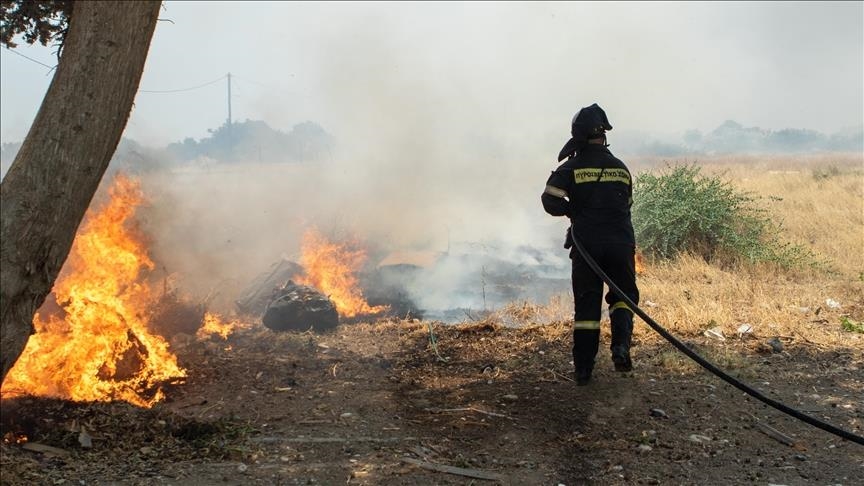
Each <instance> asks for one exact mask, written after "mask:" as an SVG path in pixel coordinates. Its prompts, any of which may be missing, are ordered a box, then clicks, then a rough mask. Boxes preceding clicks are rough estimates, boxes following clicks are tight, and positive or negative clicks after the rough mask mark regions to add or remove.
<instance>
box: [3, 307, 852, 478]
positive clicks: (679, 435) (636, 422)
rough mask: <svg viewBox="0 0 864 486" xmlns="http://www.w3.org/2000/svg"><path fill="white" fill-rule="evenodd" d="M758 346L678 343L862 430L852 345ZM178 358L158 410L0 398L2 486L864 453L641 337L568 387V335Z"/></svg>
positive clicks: (244, 341)
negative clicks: (617, 358)
mask: <svg viewBox="0 0 864 486" xmlns="http://www.w3.org/2000/svg"><path fill="white" fill-rule="evenodd" d="M640 325H643V324H640ZM433 336H434V340H433V339H430V338H432V337H433ZM604 339H605V340H606V342H607V343H608V334H607V335H605V336H604ZM766 339H767V336H766V337H759V336H754V337H751V338H749V339H745V340H735V339H733V340H729V341H726V342H722V343H719V342H716V341H710V340H709V338H706V337H698V338H697V337H692V338H691V339H689V340H688V343H689V345H690V346H692V347H694V348H695V349H697V350H699V351H700V352H701V353H704V354H705V355H706V356H708V357H709V358H711V359H713V360H714V361H715V362H716V363H718V364H720V365H721V366H722V367H724V368H726V369H728V370H729V371H731V372H732V374H735V375H738V376H740V377H741V378H743V379H744V380H745V381H747V382H748V383H751V384H753V385H755V386H757V387H758V388H759V389H760V390H762V391H763V392H764V393H766V394H767V395H768V396H770V397H772V398H775V399H778V400H780V401H783V402H785V403H787V404H789V405H791V406H793V407H796V408H798V409H800V410H802V411H805V412H806V413H808V414H811V415H813V416H815V417H817V418H820V419H823V420H825V421H827V422H829V423H832V424H834V425H836V426H839V427H842V428H844V429H846V430H849V431H852V432H854V433H856V434H859V435H861V434H864V380H862V376H864V371H862V370H864V340H862V339H861V336H860V335H855V334H851V333H850V341H849V346H848V348H830V349H827V348H823V347H821V346H818V345H814V344H812V343H807V342H802V341H796V340H794V339H792V338H785V339H783V340H782V341H783V344H784V346H783V348H784V349H783V351H781V352H772V351H770V350H769V349H768V348H767V347H766V346H764V344H763V343H764V341H765V340H766ZM175 348H176V350H177V354H178V357H179V359H180V361H181V364H182V365H183V366H184V367H186V369H187V370H188V377H187V379H186V382H185V383H184V384H179V385H176V386H172V387H171V388H170V389H168V390H167V398H166V400H165V401H163V402H161V403H159V404H158V405H157V406H155V407H153V408H152V409H140V408H135V407H132V406H130V405H126V404H122V403H92V404H76V403H71V402H66V401H59V400H48V399H35V398H28V397H20V398H16V399H11V400H6V401H4V402H3V404H2V413H3V420H2V422H3V433H4V434H5V435H4V438H5V440H4V441H3V444H2V448H0V452H2V480H0V483H2V484H5V485H19V484H40V485H41V484H46V485H55V484H81V485H90V484H124V485H126V484H129V485H153V484H166V485H211V484H376V485H377V484H384V485H388V484H393V485H396V484H398V485H405V484H423V485H426V484H444V485H448V484H482V483H488V484H494V483H496V482H497V483H501V484H514V485H517V484H519V485H521V484H532V485H533V484H537V485H559V484H565V485H573V484H604V485H605V484H785V485H795V484H805V483H813V484H823V485H827V484H848V485H852V484H861V483H862V481H864V447H861V446H860V445H857V444H854V443H851V442H847V441H844V440H842V439H840V438H838V437H835V436H833V435H831V434H828V433H827V432H823V431H821V430H819V429H817V428H814V427H812V426H810V425H807V424H804V423H802V422H799V421H796V420H794V419H792V418H789V417H787V416H785V415H783V414H782V413H780V412H778V411H776V410H774V409H771V408H769V407H767V406H765V405H763V404H761V403H760V402H758V401H756V400H753V399H750V398H748V397H747V396H745V395H744V394H743V393H742V392H740V391H738V390H737V389H735V388H733V387H731V386H729V385H727V384H726V383H725V382H722V381H721V380H719V379H717V378H714V377H713V376H711V375H710V374H708V373H707V372H704V371H702V370H701V369H699V368H696V367H695V366H694V365H692V364H691V363H690V362H689V361H688V360H687V358H684V357H683V356H682V355H680V354H679V353H677V352H676V351H675V350H674V349H673V348H672V347H671V346H670V345H668V344H662V343H644V342H642V343H640V342H637V343H635V346H634V349H633V357H634V365H635V370H634V371H633V372H632V373H616V372H614V371H613V370H612V364H611V360H610V359H609V353H608V350H605V349H604V350H603V351H601V354H600V356H599V357H598V364H597V367H596V370H595V377H594V380H593V382H592V383H591V384H590V385H589V386H586V387H577V386H575V383H573V381H572V377H571V374H572V365H571V364H570V356H569V352H570V330H569V327H568V325H567V324H565V323H561V324H552V325H546V326H535V327H523V328H509V327H501V326H497V325H495V324H493V323H489V322H475V323H470V324H463V325H443V324H441V323H431V322H417V321H414V322H383V323H377V324H356V325H343V326H340V327H339V328H338V329H336V330H335V331H333V332H330V333H326V334H314V333H309V332H307V333H275V332H273V331H270V330H268V329H265V328H263V327H253V328H249V329H245V330H242V331H239V332H237V333H235V334H234V335H232V336H230V337H229V338H228V339H227V340H222V339H221V338H218V337H215V338H211V339H209V340H205V341H196V340H192V339H189V340H187V342H185V343H181V342H180V340H175ZM766 426H768V427H771V428H773V429H774V430H777V431H779V432H781V433H782V434H785V435H786V436H788V437H789V438H791V439H792V441H793V444H792V445H786V444H783V443H781V442H780V441H778V440H776V439H775V438H772V437H769V435H767V433H766V431H767V430H768V429H767V428H766ZM19 434H26V435H27V437H28V442H26V443H25V444H15V443H14V442H15V438H16V437H17V436H18V435H19Z"/></svg>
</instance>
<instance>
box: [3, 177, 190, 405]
mask: <svg viewBox="0 0 864 486" xmlns="http://www.w3.org/2000/svg"><path fill="white" fill-rule="evenodd" d="M109 194H110V200H109V201H108V203H107V204H106V205H104V206H103V207H101V208H100V209H98V210H97V211H93V210H88V212H87V215H86V217H85V222H84V224H83V225H82V227H81V228H80V229H79V231H78V234H77V235H76V237H75V241H74V243H73V244H72V249H71V252H70V253H69V257H68V259H67V261H66V263H65V265H64V267H63V270H62V271H61V273H60V277H59V278H58V279H57V281H56V282H55V285H54V289H53V291H54V294H55V296H56V299H57V302H58V303H60V305H61V306H62V307H63V309H64V310H65V313H66V315H65V317H63V318H58V317H57V316H53V315H52V316H50V317H48V318H47V320H43V319H42V317H41V316H40V314H39V313H37V314H36V316H35V317H34V318H33V324H34V326H35V328H36V334H34V335H32V336H31V337H30V340H29V341H28V342H27V346H26V348H25V349H24V352H23V354H22V355H21V357H20V358H19V359H18V361H17V362H16V364H15V366H14V367H13V368H12V369H11V370H10V371H9V374H8V375H7V376H6V379H5V380H4V382H3V391H2V394H3V396H4V397H5V396H8V395H11V394H20V393H27V394H31V395H37V396H47V397H55V398H63V399H70V400H75V401H112V400H123V401H126V402H129V403H132V404H134V405H138V406H142V407H151V406H152V405H153V404H155V403H156V402H158V401H159V400H161V399H162V398H163V394H162V391H161V389H160V388H159V387H160V384H162V383H165V382H167V381H169V380H172V379H176V378H180V377H183V376H185V371H184V370H183V369H182V368H180V367H179V366H178V364H177V359H176V357H175V356H174V355H173V354H171V353H170V352H169V351H168V343H167V342H166V341H165V340H164V339H163V338H162V337H160V336H158V335H154V334H151V333H150V331H149V330H148V329H147V322H146V317H145V316H146V315H147V309H148V304H149V303H151V302H152V301H153V297H152V296H151V292H150V288H149V286H148V285H147V284H146V283H145V282H144V281H143V279H142V278H141V277H142V275H141V273H142V271H143V270H152V269H153V267H154V264H153V262H152V261H151V260H150V258H149V257H148V256H147V252H146V250H145V248H144V245H143V244H142V243H141V241H139V239H138V238H136V235H135V234H134V233H133V232H132V231H131V230H130V229H129V228H128V227H127V226H128V225H127V222H128V221H129V219H130V218H131V217H132V216H133V215H134V213H135V209H136V208H137V206H138V205H140V204H141V202H142V200H143V194H142V192H141V189H140V186H139V184H138V182H137V181H135V180H133V179H129V178H127V177H124V176H118V177H117V178H116V179H115V181H114V183H113V185H112V187H111V188H110V190H109Z"/></svg>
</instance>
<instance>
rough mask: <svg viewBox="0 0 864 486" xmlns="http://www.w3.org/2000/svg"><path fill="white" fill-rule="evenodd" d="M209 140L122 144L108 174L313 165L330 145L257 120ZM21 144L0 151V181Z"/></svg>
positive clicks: (308, 127) (303, 129)
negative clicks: (192, 166)
mask: <svg viewBox="0 0 864 486" xmlns="http://www.w3.org/2000/svg"><path fill="white" fill-rule="evenodd" d="M209 132H210V136H208V137H205V138H202V139H200V140H195V139H193V138H186V139H184V140H183V141H180V142H175V143H171V144H168V146H166V147H163V148H150V147H145V146H143V145H141V144H139V143H138V142H136V141H135V140H131V139H128V138H124V139H122V140H121V141H120V144H119V145H118V146H117V151H116V152H115V154H114V158H113V159H112V162H111V167H110V170H114V169H118V168H121V169H124V170H128V171H131V172H133V173H134V172H141V171H146V170H152V169H154V168H156V167H157V166H156V165H154V164H158V167H166V166H171V165H174V166H177V165H183V164H187V163H194V162H201V161H210V162H215V163H235V164H236V163H255V162H286V163H296V162H316V161H322V160H327V159H328V158H329V157H330V153H331V151H332V149H333V146H334V144H335V140H334V138H333V136H331V135H330V134H329V133H327V131H325V130H324V129H323V128H322V127H321V126H319V125H318V124H317V123H315V122H311V121H306V122H303V123H299V124H297V125H294V127H293V128H292V129H291V131H289V132H287V133H286V132H283V131H280V130H276V129H274V128H271V127H270V126H269V125H267V123H265V122H263V121H260V120H246V121H244V122H237V123H232V124H231V126H230V127H229V126H228V125H227V124H225V125H222V126H221V127H219V128H217V129H215V130H209ZM19 148H21V142H14V143H4V144H3V145H2V147H0V177H2V176H3V175H5V174H6V171H7V170H8V169H9V166H10V165H11V164H12V161H13V160H14V159H15V155H16V154H17V153H18V149H19Z"/></svg>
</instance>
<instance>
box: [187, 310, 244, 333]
mask: <svg viewBox="0 0 864 486" xmlns="http://www.w3.org/2000/svg"><path fill="white" fill-rule="evenodd" d="M238 325H239V321H236V320H235V321H231V322H222V318H221V317H219V316H218V315H216V314H213V313H210V312H207V313H205V314H204V325H202V326H201V328H200V329H198V333H197V334H196V335H197V337H198V338H199V339H202V338H205V337H207V336H211V335H214V334H215V335H218V336H219V337H221V338H222V339H228V336H229V335H230V334H231V333H232V332H234V330H235V329H236V328H237V327H238Z"/></svg>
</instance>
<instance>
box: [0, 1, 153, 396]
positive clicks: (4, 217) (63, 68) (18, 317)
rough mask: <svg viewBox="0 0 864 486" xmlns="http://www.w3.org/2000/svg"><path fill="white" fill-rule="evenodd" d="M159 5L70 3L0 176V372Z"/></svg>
mask: <svg viewBox="0 0 864 486" xmlns="http://www.w3.org/2000/svg"><path fill="white" fill-rule="evenodd" d="M160 5H161V2H160V1H153V0H147V1H134V2H125V1H81V2H76V3H75V14H74V15H73V16H72V19H71V20H70V25H69V32H68V34H67V36H66V40H65V42H64V45H63V54H62V57H61V58H60V63H59V65H58V68H57V72H56V73H55V74H54V78H53V80H52V81H51V85H50V87H49V88H48V92H47V93H46V94H45V98H44V99H43V100H42V105H41V107H40V108H39V112H38V113H37V115H36V119H35V120H34V121H33V125H32V126H31V127H30V131H29V132H28V133H27V137H26V138H25V139H24V143H23V144H22V146H21V149H20V150H19V152H18V155H17V156H16V157H15V161H14V162H13V163H12V166H11V167H10V168H9V171H8V172H7V173H6V177H5V178H4V179H3V182H2V183H0V364H2V373H3V375H2V377H0V380H2V379H5V378H6V373H7V372H8V371H9V369H10V368H12V365H14V364H15V361H16V360H17V359H18V357H19V356H20V355H21V352H22V351H23V350H24V347H25V346H26V344H27V340H28V339H29V337H30V335H31V334H32V333H33V323H32V321H33V315H34V314H35V312H36V310H37V309H38V308H39V306H40V305H41V304H42V302H43V301H44V300H45V297H46V296H47V295H48V293H49V292H50V291H51V288H52V286H53V285H54V280H55V279H56V278H57V274H58V273H59V272H60V268H61V267H62V266H63V262H64V261H65V260H66V257H67V256H68V254H69V250H70V248H71V247H72V241H73V239H74V238H75V233H76V231H77V230H78V225H79V224H80V223H81V220H82V218H83V217H84V213H85V212H86V210H87V207H88V206H89V205H90V201H91V199H92V198H93V195H94V193H95V192H96V189H97V187H98V186H99V182H100V181H101V179H102V175H103V174H104V173H105V170H106V169H107V167H108V163H109V162H110V161H111V157H112V156H113V154H114V150H115V149H116V148H117V144H118V142H119V141H120V136H121V135H122V134H123V130H124V129H125V127H126V121H127V119H128V117H129V112H130V110H131V108H132V103H133V101H134V100H135V94H136V92H137V91H138V83H139V82H140V80H141V73H142V72H143V70H144V62H145V61H146V59H147V51H148V50H149V49H150V40H151V39H152V37H153V31H154V30H155V28H156V22H157V18H158V15H159V8H160Z"/></svg>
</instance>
